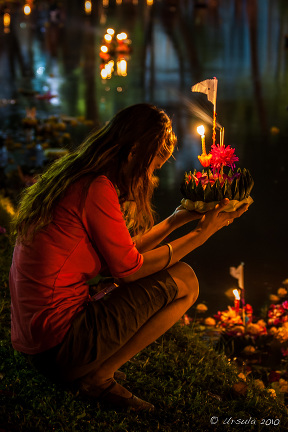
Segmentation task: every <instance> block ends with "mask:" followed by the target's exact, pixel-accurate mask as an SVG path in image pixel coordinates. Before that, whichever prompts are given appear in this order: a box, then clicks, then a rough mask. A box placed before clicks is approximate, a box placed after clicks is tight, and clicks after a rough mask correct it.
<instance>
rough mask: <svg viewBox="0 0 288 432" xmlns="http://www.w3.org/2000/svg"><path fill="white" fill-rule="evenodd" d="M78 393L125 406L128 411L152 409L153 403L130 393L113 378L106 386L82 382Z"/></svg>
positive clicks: (118, 405)
mask: <svg viewBox="0 0 288 432" xmlns="http://www.w3.org/2000/svg"><path fill="white" fill-rule="evenodd" d="M80 394H81V395H83V396H88V397H93V398H97V399H98V400H99V401H102V402H105V403H109V404H111V405H113V406H115V407H118V408H126V409H127V410H129V411H153V410H154V405H152V404H150V403H149V402H146V401H144V400H142V399H140V398H138V397H137V396H134V395H132V393H131V392H129V391H128V390H127V389H125V387H123V386H121V385H120V384H118V383H117V382H116V381H115V380H114V379H112V380H110V382H109V384H108V385H107V387H106V388H103V385H102V386H101V387H99V386H95V385H93V383H91V384H89V383H87V382H82V383H81V385H80Z"/></svg>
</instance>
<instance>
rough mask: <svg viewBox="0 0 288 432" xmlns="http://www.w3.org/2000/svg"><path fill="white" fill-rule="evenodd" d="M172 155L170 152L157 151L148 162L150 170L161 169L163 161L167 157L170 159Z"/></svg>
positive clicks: (166, 159) (165, 160)
mask: <svg viewBox="0 0 288 432" xmlns="http://www.w3.org/2000/svg"><path fill="white" fill-rule="evenodd" d="M171 156H172V153H168V152H165V154H164V155H163V154H160V153H158V154H157V155H156V156H155V157H154V158H153V159H152V162H151V164H150V169H151V171H152V172H154V171H156V170H158V169H161V168H162V166H163V165H164V164H165V162H167V161H168V159H170V157H171Z"/></svg>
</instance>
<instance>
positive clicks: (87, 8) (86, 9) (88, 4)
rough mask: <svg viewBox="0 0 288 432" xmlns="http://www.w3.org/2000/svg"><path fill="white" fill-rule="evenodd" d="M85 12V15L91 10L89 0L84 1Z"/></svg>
mask: <svg viewBox="0 0 288 432" xmlns="http://www.w3.org/2000/svg"><path fill="white" fill-rule="evenodd" d="M85 12H86V14H87V15H90V14H91V12H92V3H91V1H85Z"/></svg>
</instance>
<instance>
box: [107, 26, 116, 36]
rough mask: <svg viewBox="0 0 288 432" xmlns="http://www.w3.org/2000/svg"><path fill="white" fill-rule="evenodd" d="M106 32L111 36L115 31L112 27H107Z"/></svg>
mask: <svg viewBox="0 0 288 432" xmlns="http://www.w3.org/2000/svg"><path fill="white" fill-rule="evenodd" d="M106 32H107V34H109V35H110V36H113V35H114V33H115V30H114V29H112V28H108V29H107V30H106Z"/></svg>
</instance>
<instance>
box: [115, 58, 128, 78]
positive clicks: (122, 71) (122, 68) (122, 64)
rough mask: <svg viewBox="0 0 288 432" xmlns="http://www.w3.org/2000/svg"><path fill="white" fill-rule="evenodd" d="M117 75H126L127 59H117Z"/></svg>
mask: <svg viewBox="0 0 288 432" xmlns="http://www.w3.org/2000/svg"><path fill="white" fill-rule="evenodd" d="M117 75H120V76H126V75H127V61H126V60H125V59H121V60H119V61H117Z"/></svg>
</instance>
